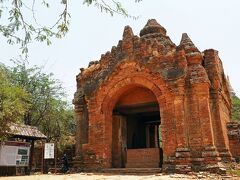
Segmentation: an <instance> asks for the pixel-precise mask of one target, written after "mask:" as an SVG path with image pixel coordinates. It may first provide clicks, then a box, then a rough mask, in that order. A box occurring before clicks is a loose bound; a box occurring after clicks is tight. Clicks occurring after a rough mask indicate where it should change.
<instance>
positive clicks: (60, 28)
mask: <svg viewBox="0 0 240 180" xmlns="http://www.w3.org/2000/svg"><path fill="white" fill-rule="evenodd" d="M139 1H141V0H135V2H139ZM82 2H83V4H86V5H88V6H90V5H94V6H95V7H97V8H99V9H100V10H101V12H106V13H109V14H110V15H111V16H113V15H114V14H120V15H123V16H124V17H131V18H136V17H134V16H130V15H129V14H128V12H127V10H126V9H125V8H124V7H123V6H122V4H121V3H120V2H118V1H115V0H83V1H82ZM59 3H60V4H62V10H60V12H59V15H58V18H57V19H56V20H55V22H54V23H53V24H51V25H48V24H47V23H44V24H40V23H39V21H38V19H37V12H38V11H37V10H36V9H37V8H38V9H39V6H40V12H41V10H42V8H49V7H51V6H52V4H53V2H50V1H48V0H40V1H36V0H30V1H23V0H0V20H3V22H5V23H3V22H2V23H0V33H1V34H2V35H3V36H4V37H6V38H7V42H8V43H9V44H19V45H20V48H21V49H22V53H25V54H27V53H28V44H29V43H30V42H32V41H40V42H46V43H47V44H48V45H49V44H51V38H53V37H55V38H62V37H63V36H65V34H66V33H67V32H68V30H69V20H70V13H69V12H68V3H69V1H68V0H61V1H60V2H59ZM29 15H30V16H29Z"/></svg>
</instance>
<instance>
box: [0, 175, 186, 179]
mask: <svg viewBox="0 0 240 180" xmlns="http://www.w3.org/2000/svg"><path fill="white" fill-rule="evenodd" d="M174 176H175V177H177V178H175V177H171V176H170V175H160V174H159V175H144V176H137V175H106V174H104V175H103V174H67V175H31V176H14V177H0V179H1V180H161V179H164V180H165V179H171V180H174V179H181V180H182V179H186V180H187V179H189V177H187V176H186V175H174ZM190 179H191V178H190Z"/></svg>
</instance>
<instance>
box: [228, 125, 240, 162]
mask: <svg viewBox="0 0 240 180" xmlns="http://www.w3.org/2000/svg"><path fill="white" fill-rule="evenodd" d="M227 129H228V138H229V148H230V152H231V153H232V156H233V157H234V158H235V159H236V160H237V161H238V162H240V123H238V122H229V123H227Z"/></svg>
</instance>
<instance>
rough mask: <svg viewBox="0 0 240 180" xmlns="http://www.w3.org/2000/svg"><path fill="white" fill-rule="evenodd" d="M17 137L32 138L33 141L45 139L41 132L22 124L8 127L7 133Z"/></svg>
mask: <svg viewBox="0 0 240 180" xmlns="http://www.w3.org/2000/svg"><path fill="white" fill-rule="evenodd" d="M8 134H10V135H13V136H17V137H26V138H34V139H46V138H47V136H45V135H44V134H43V133H42V132H41V131H39V130H38V128H37V127H35V126H28V125H24V124H14V123H12V124H11V125H10V132H9V133H8Z"/></svg>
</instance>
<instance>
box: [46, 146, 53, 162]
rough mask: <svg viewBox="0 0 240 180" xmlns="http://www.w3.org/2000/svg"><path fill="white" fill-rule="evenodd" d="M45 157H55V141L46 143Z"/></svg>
mask: <svg viewBox="0 0 240 180" xmlns="http://www.w3.org/2000/svg"><path fill="white" fill-rule="evenodd" d="M44 159H54V143H45V146H44Z"/></svg>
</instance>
